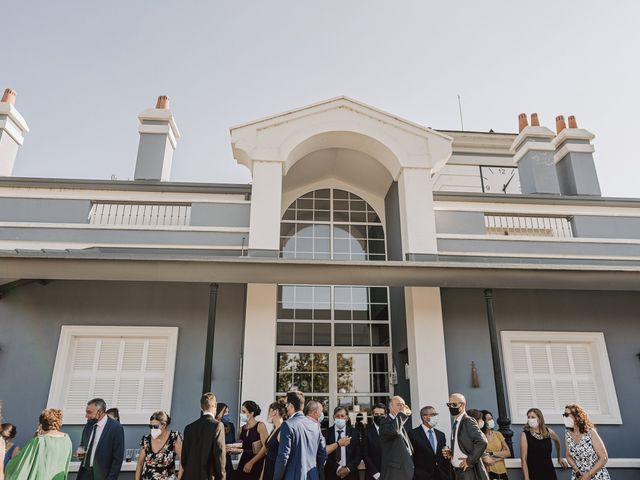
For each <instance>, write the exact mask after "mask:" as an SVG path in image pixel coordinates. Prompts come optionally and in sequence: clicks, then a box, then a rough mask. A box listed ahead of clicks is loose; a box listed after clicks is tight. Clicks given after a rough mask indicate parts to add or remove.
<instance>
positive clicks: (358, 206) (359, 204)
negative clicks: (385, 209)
mask: <svg viewBox="0 0 640 480" xmlns="http://www.w3.org/2000/svg"><path fill="white" fill-rule="evenodd" d="M349 207H350V209H351V211H352V212H364V211H366V210H367V204H366V202H365V201H364V200H354V199H353V198H352V199H351V200H350V201H349Z"/></svg>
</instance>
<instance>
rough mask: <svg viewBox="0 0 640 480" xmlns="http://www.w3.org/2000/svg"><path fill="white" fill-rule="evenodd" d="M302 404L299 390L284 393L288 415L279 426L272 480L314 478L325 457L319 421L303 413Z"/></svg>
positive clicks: (318, 475) (316, 477)
mask: <svg viewBox="0 0 640 480" xmlns="http://www.w3.org/2000/svg"><path fill="white" fill-rule="evenodd" d="M303 407H304V395H303V394H302V393H301V392H289V393H287V413H288V414H289V419H288V420H287V421H286V422H283V423H282V426H281V427H280V446H279V447H278V457H277V459H276V465H275V472H274V474H273V480H301V479H303V480H318V479H319V478H320V471H321V469H322V468H323V467H324V464H325V462H326V461H327V450H326V449H325V441H324V437H323V436H322V433H321V432H320V423H319V422H318V421H317V420H315V419H313V418H310V417H307V416H305V415H304V414H303V413H302V409H303ZM311 413H312V412H309V415H311Z"/></svg>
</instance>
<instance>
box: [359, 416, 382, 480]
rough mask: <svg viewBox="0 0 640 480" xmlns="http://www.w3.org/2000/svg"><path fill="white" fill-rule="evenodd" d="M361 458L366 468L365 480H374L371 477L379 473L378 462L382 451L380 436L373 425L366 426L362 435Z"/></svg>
mask: <svg viewBox="0 0 640 480" xmlns="http://www.w3.org/2000/svg"><path fill="white" fill-rule="evenodd" d="M362 437H363V438H362V440H363V441H362V457H363V460H364V464H365V466H366V467H367V474H366V479H367V480H374V478H373V475H374V474H376V473H380V461H381V460H382V449H381V448H380V435H379V434H378V430H377V429H376V426H375V425H374V424H373V423H370V424H369V425H367V428H365V429H364V432H363V433H362Z"/></svg>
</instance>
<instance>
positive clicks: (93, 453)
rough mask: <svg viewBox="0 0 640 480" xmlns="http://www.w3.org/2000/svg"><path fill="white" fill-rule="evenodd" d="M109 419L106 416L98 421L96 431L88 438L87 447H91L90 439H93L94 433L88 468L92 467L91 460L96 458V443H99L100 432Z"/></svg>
mask: <svg viewBox="0 0 640 480" xmlns="http://www.w3.org/2000/svg"><path fill="white" fill-rule="evenodd" d="M108 419H109V417H107V416H106V415H105V416H104V417H102V418H101V419H100V421H99V422H98V423H97V426H96V429H95V430H94V432H91V436H90V437H89V443H87V445H91V437H93V435H94V433H95V436H96V438H95V440H94V441H93V445H92V446H91V458H90V459H89V466H90V467H93V459H94V458H95V456H96V449H97V448H98V443H99V442H100V437H101V436H102V432H103V431H104V426H105V425H106V424H107V420H108Z"/></svg>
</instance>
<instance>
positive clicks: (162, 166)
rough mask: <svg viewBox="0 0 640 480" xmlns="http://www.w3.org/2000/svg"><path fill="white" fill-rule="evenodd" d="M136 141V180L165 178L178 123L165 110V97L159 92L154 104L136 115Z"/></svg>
mask: <svg viewBox="0 0 640 480" xmlns="http://www.w3.org/2000/svg"><path fill="white" fill-rule="evenodd" d="M138 120H140V127H138V132H140V144H139V145H138V158H137V160H136V171H135V175H134V178H135V179H136V180H158V181H164V182H166V181H168V180H169V178H170V177H171V163H172V161H173V152H174V151H175V149H176V143H177V140H178V138H180V132H179V131H178V126H177V125H176V122H175V121H174V119H173V114H172V113H171V110H169V97H167V96H164V95H162V96H160V97H158V101H157V102H156V108H150V109H148V110H145V111H144V112H142V113H140V114H139V115H138Z"/></svg>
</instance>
